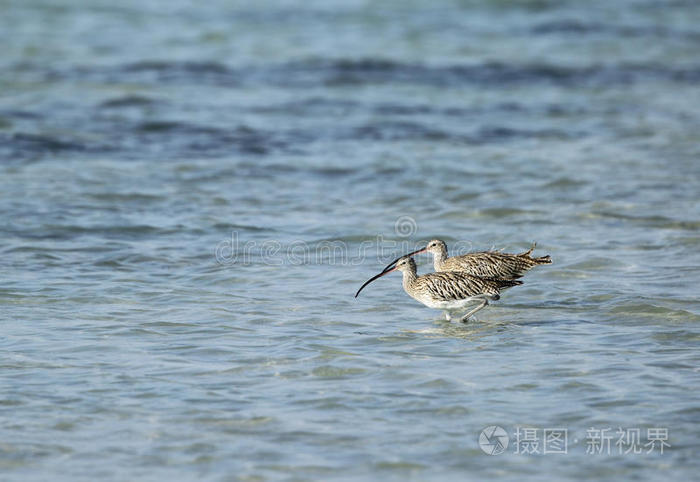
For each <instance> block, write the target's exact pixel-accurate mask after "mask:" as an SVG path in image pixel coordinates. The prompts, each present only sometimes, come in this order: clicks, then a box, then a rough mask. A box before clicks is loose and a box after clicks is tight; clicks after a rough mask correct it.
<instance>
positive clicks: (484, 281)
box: [355, 256, 523, 323]
mask: <svg viewBox="0 0 700 482" xmlns="http://www.w3.org/2000/svg"><path fill="white" fill-rule="evenodd" d="M396 270H398V271H401V273H403V289H404V291H406V293H407V294H408V296H410V297H411V298H413V299H414V300H416V301H419V302H421V303H423V304H424V305H425V306H427V307H429V308H436V309H439V310H444V311H445V318H446V319H447V321H450V320H451V319H452V314H453V313H454V312H457V311H462V310H464V309H465V308H466V307H467V306H468V305H469V304H472V303H473V302H475V301H479V302H480V304H479V305H478V306H477V307H476V308H474V309H473V310H471V311H470V312H468V313H467V314H466V315H464V316H462V317H461V318H460V321H461V322H463V323H466V322H467V320H468V319H469V317H470V316H472V315H473V314H474V313H476V312H477V311H479V310H480V309H482V308H483V307H484V306H486V305H488V304H489V300H491V301H495V300H497V299H499V298H500V297H501V296H500V292H501V291H502V290H504V289H506V288H510V287H511V286H517V285H521V284H523V282H522V281H518V280H504V279H491V278H480V277H478V276H473V275H471V274H469V273H465V272H460V271H453V272H449V273H428V274H424V275H422V276H418V274H417V270H416V262H415V261H413V258H411V257H409V256H403V257H401V258H399V259H398V260H397V261H396V265H395V266H394V267H393V268H390V269H387V270H385V271H382V272H381V273H379V274H378V275H377V276H374V277H373V278H371V279H369V280H368V281H367V282H366V283H365V284H363V285H362V286H361V287H360V289H359V290H357V293H355V298H357V295H359V294H360V291H362V289H363V288H364V287H365V286H367V285H368V284H370V283H371V282H372V281H374V280H376V279H377V278H380V277H382V276H384V275H385V274H389V273H391V272H392V271H396Z"/></svg>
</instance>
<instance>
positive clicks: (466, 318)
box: [459, 298, 489, 323]
mask: <svg viewBox="0 0 700 482" xmlns="http://www.w3.org/2000/svg"><path fill="white" fill-rule="evenodd" d="M488 304H489V300H487V299H486V298H484V301H482V302H481V304H480V305H479V306H477V307H476V308H474V309H473V310H471V311H470V312H469V313H467V314H466V315H464V316H463V317H462V318H460V320H459V321H461V322H462V323H466V322H467V321H469V317H470V316H472V315H473V314H474V313H476V312H477V311H479V310H480V309H481V308H483V307H484V306H486V305H488Z"/></svg>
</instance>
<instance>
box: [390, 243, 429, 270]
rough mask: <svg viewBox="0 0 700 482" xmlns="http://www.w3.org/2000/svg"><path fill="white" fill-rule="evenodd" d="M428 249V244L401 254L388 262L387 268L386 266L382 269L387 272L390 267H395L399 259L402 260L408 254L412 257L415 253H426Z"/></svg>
mask: <svg viewBox="0 0 700 482" xmlns="http://www.w3.org/2000/svg"><path fill="white" fill-rule="evenodd" d="M427 250H428V247H427V246H426V247H425V248H421V249H417V250H416V251H413V252H412V253H408V254H404V255H403V256H399V257H398V258H396V259H395V260H394V261H392V262H391V263H389V264H387V265H386V268H384V270H383V271H382V273H384V272H387V271H388V270H389V268H391V267H393V266H394V265H395V264H396V262H397V261H398V260H400V259H401V258H405V257H407V256H408V257H411V256H413V255H414V254H420V253H425V252H426V251H427Z"/></svg>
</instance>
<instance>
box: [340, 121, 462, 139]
mask: <svg viewBox="0 0 700 482" xmlns="http://www.w3.org/2000/svg"><path fill="white" fill-rule="evenodd" d="M346 135H347V138H348V139H356V140H368V139H369V140H375V141H378V140H402V139H414V140H429V141H440V140H446V139H451V138H455V137H458V136H455V135H453V134H450V133H449V132H445V131H442V130H438V129H434V128H431V127H428V126H427V125H425V124H422V123H418V122H408V121H403V122H401V121H387V122H377V123H372V124H366V125H363V126H358V127H355V128H353V129H350V130H349V131H348V132H347V134H346Z"/></svg>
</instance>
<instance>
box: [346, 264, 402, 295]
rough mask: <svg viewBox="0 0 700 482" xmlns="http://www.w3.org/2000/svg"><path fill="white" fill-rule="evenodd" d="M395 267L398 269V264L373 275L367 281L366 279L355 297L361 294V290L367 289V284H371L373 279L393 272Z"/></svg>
mask: <svg viewBox="0 0 700 482" xmlns="http://www.w3.org/2000/svg"><path fill="white" fill-rule="evenodd" d="M394 262H396V261H394ZM395 269H396V266H394V267H393V268H392V269H385V270H384V271H382V272H381V273H379V274H378V275H377V276H372V277H371V278H370V279H368V280H367V281H365V284H363V285H362V286H360V289H359V290H357V293H355V298H357V295H359V294H360V291H362V290H363V289H365V286H367V285H368V284H370V283H371V282H372V281H374V280H376V279H377V278H381V277H382V276H384V275H385V274H389V273H391V272H392V271H394V270H395Z"/></svg>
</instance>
